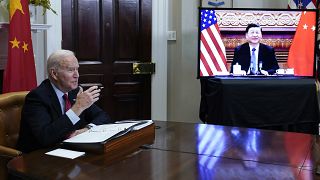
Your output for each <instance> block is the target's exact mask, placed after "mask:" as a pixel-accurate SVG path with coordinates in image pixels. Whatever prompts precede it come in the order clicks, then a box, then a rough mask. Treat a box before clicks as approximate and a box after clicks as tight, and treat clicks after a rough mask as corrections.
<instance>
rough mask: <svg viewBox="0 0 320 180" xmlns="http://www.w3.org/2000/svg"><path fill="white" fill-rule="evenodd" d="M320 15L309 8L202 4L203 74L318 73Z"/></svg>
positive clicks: (200, 61) (200, 50)
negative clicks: (260, 7) (228, 7)
mask: <svg viewBox="0 0 320 180" xmlns="http://www.w3.org/2000/svg"><path fill="white" fill-rule="evenodd" d="M316 19H317V11H316V10H309V9H308V10H301V9H300V10H292V9H290V10H288V9H234V8H232V9H214V8H199V33H198V36H199V41H198V42H199V43H198V77H199V78H202V77H214V76H226V75H227V76H306V77H314V76H315V71H316V68H315V59H316V55H315V52H316V47H315V44H316V34H317V31H318V27H317V21H316ZM251 26H252V27H251ZM248 28H249V29H248Z"/></svg>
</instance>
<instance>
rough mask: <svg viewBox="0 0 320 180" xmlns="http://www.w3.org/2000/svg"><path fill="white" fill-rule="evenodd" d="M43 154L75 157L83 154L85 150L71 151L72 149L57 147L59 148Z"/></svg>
mask: <svg viewBox="0 0 320 180" xmlns="http://www.w3.org/2000/svg"><path fill="white" fill-rule="evenodd" d="M45 154H46V155H50V156H58V157H63V158H69V159H75V158H77V157H80V156H83V155H84V154H85V152H80V151H72V150H67V149H61V148H59V149H55V150H52V151H49V152H47V153H45Z"/></svg>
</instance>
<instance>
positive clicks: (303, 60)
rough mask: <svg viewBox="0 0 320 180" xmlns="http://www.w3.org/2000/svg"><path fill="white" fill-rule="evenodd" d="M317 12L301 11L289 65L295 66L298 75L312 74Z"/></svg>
mask: <svg viewBox="0 0 320 180" xmlns="http://www.w3.org/2000/svg"><path fill="white" fill-rule="evenodd" d="M315 24H316V13H315V12H308V11H305V12H303V13H301V17H300V21H299V24H298V27H297V29H296V33H295V35H294V38H293V41H292V44H291V47H290V50H289V56H288V67H289V68H294V74H295V75H297V76H312V75H313V66H314V65H313V63H314V44H315V43H310V42H315V30H316V27H315Z"/></svg>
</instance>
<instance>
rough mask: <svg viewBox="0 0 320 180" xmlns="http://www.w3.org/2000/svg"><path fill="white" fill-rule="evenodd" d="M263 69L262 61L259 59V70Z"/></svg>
mask: <svg viewBox="0 0 320 180" xmlns="http://www.w3.org/2000/svg"><path fill="white" fill-rule="evenodd" d="M261 70H262V61H259V72H261Z"/></svg>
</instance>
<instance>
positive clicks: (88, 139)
mask: <svg viewBox="0 0 320 180" xmlns="http://www.w3.org/2000/svg"><path fill="white" fill-rule="evenodd" d="M138 123H139V124H140V123H143V124H141V125H138V126H135V127H133V129H132V130H139V129H142V128H144V127H146V126H148V125H150V124H152V123H153V121H152V120H142V121H118V122H116V123H115V124H104V125H99V126H94V127H92V128H91V129H90V130H89V131H86V132H84V133H81V134H79V135H77V136H74V137H72V138H70V139H66V140H65V141H64V142H67V143H99V142H104V141H106V140H108V139H110V138H111V137H113V136H114V135H116V134H117V133H119V132H121V131H125V130H126V129H129V128H130V127H132V126H134V125H137V124H138Z"/></svg>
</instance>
